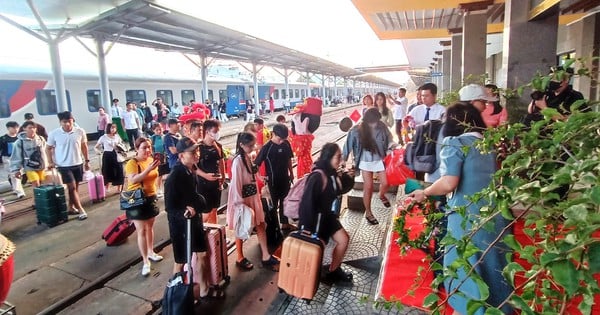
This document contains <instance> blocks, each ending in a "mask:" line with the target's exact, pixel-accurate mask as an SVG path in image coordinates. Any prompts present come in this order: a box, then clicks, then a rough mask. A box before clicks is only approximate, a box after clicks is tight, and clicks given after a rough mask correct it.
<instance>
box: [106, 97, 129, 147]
mask: <svg viewBox="0 0 600 315" xmlns="http://www.w3.org/2000/svg"><path fill="white" fill-rule="evenodd" d="M124 112H125V111H124V110H123V108H121V106H119V99H118V98H114V99H113V100H112V104H111V106H110V116H111V117H112V123H113V124H114V125H115V126H117V133H118V134H119V136H120V137H121V139H123V141H128V140H129V139H128V138H127V133H126V132H125V129H124V126H123V121H122V120H121V117H122V116H123V113H124Z"/></svg>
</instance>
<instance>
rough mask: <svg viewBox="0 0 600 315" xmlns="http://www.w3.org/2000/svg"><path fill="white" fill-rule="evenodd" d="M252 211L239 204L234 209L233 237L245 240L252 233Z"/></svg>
mask: <svg viewBox="0 0 600 315" xmlns="http://www.w3.org/2000/svg"><path fill="white" fill-rule="evenodd" d="M253 212H254V211H253V210H252V209H250V208H249V207H248V206H246V205H241V206H239V207H236V209H235V218H234V222H235V237H237V238H239V239H242V240H247V239H249V238H250V234H251V233H252V228H253V226H252V222H253V220H252V217H253V215H254V213H253Z"/></svg>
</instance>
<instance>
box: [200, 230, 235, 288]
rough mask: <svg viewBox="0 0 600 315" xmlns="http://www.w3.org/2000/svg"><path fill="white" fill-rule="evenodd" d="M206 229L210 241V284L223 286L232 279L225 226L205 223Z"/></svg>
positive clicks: (208, 241)
mask: <svg viewBox="0 0 600 315" xmlns="http://www.w3.org/2000/svg"><path fill="white" fill-rule="evenodd" d="M204 231H205V234H206V238H207V243H208V253H207V254H208V269H209V270H208V284H210V285H211V286H221V285H223V284H225V283H228V282H229V279H230V277H229V267H228V263H227V241H226V240H225V226H224V225H220V224H210V223H204Z"/></svg>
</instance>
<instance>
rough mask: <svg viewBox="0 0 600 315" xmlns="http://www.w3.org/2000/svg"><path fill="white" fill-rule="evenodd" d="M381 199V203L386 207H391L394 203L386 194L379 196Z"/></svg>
mask: <svg viewBox="0 0 600 315" xmlns="http://www.w3.org/2000/svg"><path fill="white" fill-rule="evenodd" d="M379 200H381V203H383V205H384V206H385V207H386V208H389V207H391V206H392V204H391V203H390V201H389V200H388V199H387V197H386V196H381V197H379Z"/></svg>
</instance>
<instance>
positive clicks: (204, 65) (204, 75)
mask: <svg viewBox="0 0 600 315" xmlns="http://www.w3.org/2000/svg"><path fill="white" fill-rule="evenodd" d="M200 78H201V80H202V99H201V100H200V102H201V103H202V104H204V100H207V99H208V61H207V60H206V55H205V54H200ZM213 97H214V96H213ZM196 101H198V100H196ZM213 101H214V100H213ZM207 105H208V104H207Z"/></svg>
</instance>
